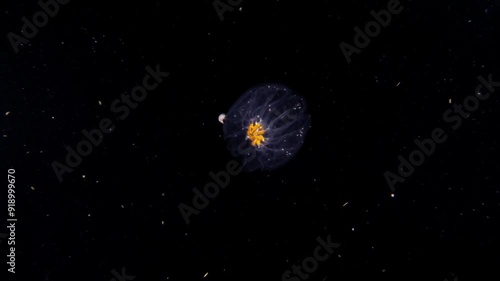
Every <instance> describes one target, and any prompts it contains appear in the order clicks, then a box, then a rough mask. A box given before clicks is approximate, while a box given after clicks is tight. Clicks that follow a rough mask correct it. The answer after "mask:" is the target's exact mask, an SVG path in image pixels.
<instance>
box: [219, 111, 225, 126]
mask: <svg viewBox="0 0 500 281" xmlns="http://www.w3.org/2000/svg"><path fill="white" fill-rule="evenodd" d="M224 119H226V114H224V113H221V114H220V115H219V122H221V123H222V124H224Z"/></svg>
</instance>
